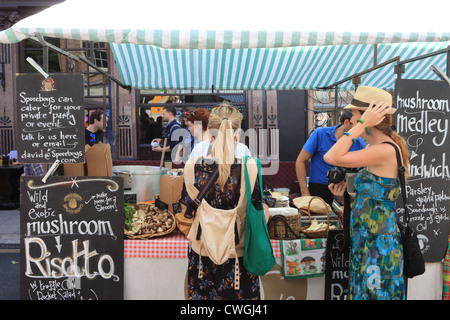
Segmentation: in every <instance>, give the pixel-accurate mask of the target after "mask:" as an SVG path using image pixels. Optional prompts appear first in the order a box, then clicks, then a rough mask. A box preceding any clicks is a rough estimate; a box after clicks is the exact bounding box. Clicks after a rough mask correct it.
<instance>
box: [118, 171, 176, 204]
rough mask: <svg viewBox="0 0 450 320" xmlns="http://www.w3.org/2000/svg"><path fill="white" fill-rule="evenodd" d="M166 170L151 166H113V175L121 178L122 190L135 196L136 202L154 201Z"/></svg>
mask: <svg viewBox="0 0 450 320" xmlns="http://www.w3.org/2000/svg"><path fill="white" fill-rule="evenodd" d="M166 172H167V168H162V169H161V170H159V167H153V166H113V174H115V175H117V176H119V177H122V178H123V188H124V190H131V192H132V193H135V194H136V201H137V202H142V201H149V200H154V199H155V195H156V194H159V180H160V179H161V177H162V175H163V174H165V173H166Z"/></svg>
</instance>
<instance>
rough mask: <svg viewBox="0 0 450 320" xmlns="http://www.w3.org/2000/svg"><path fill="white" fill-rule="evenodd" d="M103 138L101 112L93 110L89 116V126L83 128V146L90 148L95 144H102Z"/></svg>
mask: <svg viewBox="0 0 450 320" xmlns="http://www.w3.org/2000/svg"><path fill="white" fill-rule="evenodd" d="M106 121H108V119H106ZM103 136H104V132H103V111H102V110H95V111H94V112H92V113H91V115H90V116H89V125H88V126H87V127H86V128H85V135H84V137H85V139H84V140H85V144H88V145H90V146H91V147H92V146H93V145H94V144H95V143H98V142H103Z"/></svg>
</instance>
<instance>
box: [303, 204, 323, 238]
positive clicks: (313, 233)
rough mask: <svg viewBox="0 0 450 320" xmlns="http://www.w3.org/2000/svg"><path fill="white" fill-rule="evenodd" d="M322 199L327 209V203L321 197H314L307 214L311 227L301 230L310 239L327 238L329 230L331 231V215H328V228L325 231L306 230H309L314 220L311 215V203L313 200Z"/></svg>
mask: <svg viewBox="0 0 450 320" xmlns="http://www.w3.org/2000/svg"><path fill="white" fill-rule="evenodd" d="M315 198H317V199H320V200H321V201H322V202H323V205H324V206H325V207H326V205H327V203H326V202H325V201H324V200H323V199H322V198H320V197H312V198H311V200H310V201H309V205H308V211H307V212H306V213H307V214H308V217H309V223H310V224H309V225H308V226H304V227H303V228H301V229H300V230H301V232H302V233H303V234H304V235H305V236H306V237H308V238H326V237H327V235H328V230H329V229H330V213H327V228H326V229H324V230H306V229H308V228H309V227H310V226H311V224H312V220H311V213H310V205H311V202H312V201H313V199H315Z"/></svg>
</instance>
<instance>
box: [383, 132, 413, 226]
mask: <svg viewBox="0 0 450 320" xmlns="http://www.w3.org/2000/svg"><path fill="white" fill-rule="evenodd" d="M383 143H387V144H390V145H391V146H393V147H394V149H395V154H396V155H397V166H398V178H399V180H400V186H401V188H402V199H403V207H404V212H403V214H404V217H405V223H406V224H408V222H409V212H408V209H407V206H406V189H405V167H404V166H403V164H402V160H401V157H400V152H399V151H398V148H397V146H396V145H395V144H393V143H392V142H389V141H385V142H383ZM407 212H408V214H407Z"/></svg>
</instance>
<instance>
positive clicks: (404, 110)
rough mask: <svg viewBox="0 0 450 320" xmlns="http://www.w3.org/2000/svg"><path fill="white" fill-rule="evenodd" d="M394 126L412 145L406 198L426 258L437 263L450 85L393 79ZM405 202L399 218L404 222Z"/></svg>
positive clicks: (444, 231)
mask: <svg viewBox="0 0 450 320" xmlns="http://www.w3.org/2000/svg"><path fill="white" fill-rule="evenodd" d="M395 106H396V107H397V112H396V113H395V118H396V121H395V125H396V128H397V132H398V133H399V134H400V135H401V136H403V137H404V138H405V140H406V142H407V144H408V147H409V149H410V152H411V155H410V165H409V173H410V177H409V179H408V184H407V185H406V187H405V189H406V197H407V203H408V208H409V211H410V214H411V215H410V217H411V218H410V224H411V225H412V226H413V227H414V228H415V231H416V232H417V234H418V238H419V242H420V244H421V251H422V254H423V256H424V259H425V261H426V262H441V261H442V259H443V258H444V256H445V252H446V249H447V245H448V226H449V212H448V210H449V204H450V194H449V189H450V188H449V186H450V184H449V182H450V154H449V151H450V139H449V133H450V132H449V119H450V117H449V114H450V86H449V85H448V84H447V83H446V82H444V81H430V80H397V82H396V95H395ZM403 211H404V209H403V201H402V199H401V196H399V198H398V199H397V217H398V219H400V220H402V221H403Z"/></svg>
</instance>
